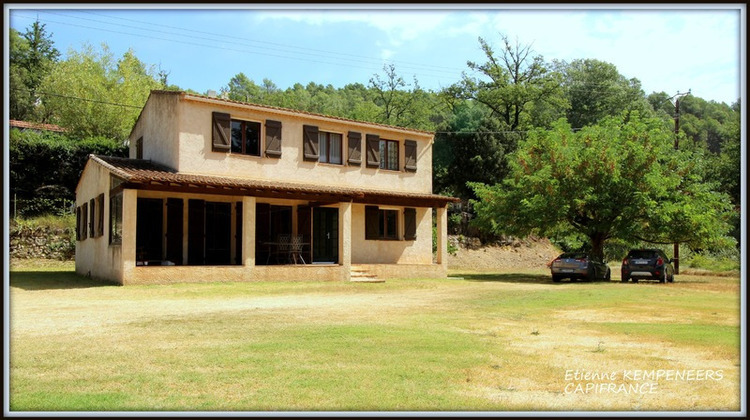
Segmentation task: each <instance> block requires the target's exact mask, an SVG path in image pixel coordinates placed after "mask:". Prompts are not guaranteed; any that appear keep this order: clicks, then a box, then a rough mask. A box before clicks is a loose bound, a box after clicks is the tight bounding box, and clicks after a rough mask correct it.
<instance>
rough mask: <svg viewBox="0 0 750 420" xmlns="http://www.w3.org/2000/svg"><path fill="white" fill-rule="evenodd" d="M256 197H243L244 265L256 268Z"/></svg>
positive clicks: (247, 267) (248, 267) (246, 267)
mask: <svg viewBox="0 0 750 420" xmlns="http://www.w3.org/2000/svg"><path fill="white" fill-rule="evenodd" d="M255 213H256V212H255V197H242V261H243V262H242V264H243V265H244V266H245V269H246V270H247V269H249V270H252V269H253V268H255Z"/></svg>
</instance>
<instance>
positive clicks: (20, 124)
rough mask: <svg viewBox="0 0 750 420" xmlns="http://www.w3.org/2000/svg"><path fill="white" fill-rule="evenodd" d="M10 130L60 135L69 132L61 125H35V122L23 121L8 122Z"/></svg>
mask: <svg viewBox="0 0 750 420" xmlns="http://www.w3.org/2000/svg"><path fill="white" fill-rule="evenodd" d="M8 123H9V125H10V128H20V129H25V130H41V131H55V132H58V133H64V132H65V131H68V130H66V129H64V128H62V127H60V126H59V125H55V124H44V123H35V122H29V121H21V120H9V121H8Z"/></svg>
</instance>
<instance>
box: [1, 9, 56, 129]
mask: <svg viewBox="0 0 750 420" xmlns="http://www.w3.org/2000/svg"><path fill="white" fill-rule="evenodd" d="M9 53H10V54H9V59H10V63H9V64H10V69H9V70H10V71H9V76H10V87H11V91H10V118H12V119H18V120H38V121H43V120H44V118H43V116H38V115H35V110H36V104H37V101H38V99H39V92H38V89H39V86H40V85H41V83H42V80H43V79H44V77H45V76H46V75H47V74H48V73H49V72H50V70H51V69H52V66H53V65H54V64H55V62H56V61H57V59H58V57H59V56H60V52H59V51H57V49H56V48H55V46H54V42H53V41H52V34H47V31H46V29H45V25H44V24H43V23H39V21H36V22H34V23H32V24H31V27H29V28H27V29H26V32H24V33H23V34H22V35H21V34H19V33H18V31H16V30H15V29H11V30H10V51H9Z"/></svg>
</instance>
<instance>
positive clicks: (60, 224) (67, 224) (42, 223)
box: [11, 214, 76, 229]
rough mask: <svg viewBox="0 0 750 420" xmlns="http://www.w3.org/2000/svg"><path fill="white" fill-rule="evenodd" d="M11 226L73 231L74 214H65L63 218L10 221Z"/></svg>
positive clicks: (45, 217)
mask: <svg viewBox="0 0 750 420" xmlns="http://www.w3.org/2000/svg"><path fill="white" fill-rule="evenodd" d="M11 224H12V225H16V226H19V227H27V228H50V229H75V227H76V216H75V214H66V215H64V216H57V215H45V216H37V217H31V218H17V219H12V222H11Z"/></svg>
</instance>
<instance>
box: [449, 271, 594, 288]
mask: <svg viewBox="0 0 750 420" xmlns="http://www.w3.org/2000/svg"><path fill="white" fill-rule="evenodd" d="M453 276H455V277H463V279H464V280H467V281H477V282H498V283H524V284H553V285H558V284H568V283H590V282H588V281H584V280H568V279H565V280H563V281H561V282H553V281H552V277H551V276H550V275H549V274H547V275H544V274H528V273H482V274H461V273H457V274H453Z"/></svg>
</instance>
